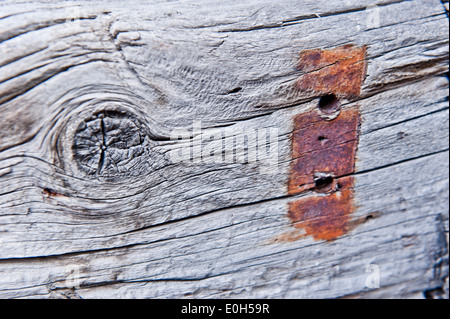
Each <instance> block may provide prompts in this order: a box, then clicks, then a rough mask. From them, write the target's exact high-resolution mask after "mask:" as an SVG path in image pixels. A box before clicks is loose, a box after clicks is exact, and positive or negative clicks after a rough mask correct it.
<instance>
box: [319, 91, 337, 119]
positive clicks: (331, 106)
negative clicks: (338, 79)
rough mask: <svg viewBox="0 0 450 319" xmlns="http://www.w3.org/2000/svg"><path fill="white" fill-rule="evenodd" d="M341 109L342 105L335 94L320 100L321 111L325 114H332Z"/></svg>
mask: <svg viewBox="0 0 450 319" xmlns="http://www.w3.org/2000/svg"><path fill="white" fill-rule="evenodd" d="M340 108H341V103H340V102H339V100H338V98H337V97H336V95H334V94H327V95H324V96H322V97H321V98H320V100H319V110H321V111H322V112H323V113H325V114H332V113H335V112H337V111H339V109H340Z"/></svg>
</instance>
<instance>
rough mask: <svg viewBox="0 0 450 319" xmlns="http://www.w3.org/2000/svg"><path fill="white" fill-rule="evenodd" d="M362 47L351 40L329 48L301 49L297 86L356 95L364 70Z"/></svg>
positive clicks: (348, 95)
mask: <svg viewBox="0 0 450 319" xmlns="http://www.w3.org/2000/svg"><path fill="white" fill-rule="evenodd" d="M366 68H367V63H366V47H365V46H363V47H357V46H355V45H352V44H347V45H343V46H340V47H337V48H333V49H325V50H320V49H313V50H305V51H303V52H302V53H301V54H300V59H299V63H298V69H299V70H300V71H302V72H304V73H305V74H304V75H303V76H301V77H300V79H299V80H298V82H297V86H298V88H299V89H300V90H303V91H306V90H312V91H315V92H319V93H334V94H336V95H339V96H342V97H354V96H358V95H359V94H360V91H361V85H362V82H363V81H364V77H365V74H366Z"/></svg>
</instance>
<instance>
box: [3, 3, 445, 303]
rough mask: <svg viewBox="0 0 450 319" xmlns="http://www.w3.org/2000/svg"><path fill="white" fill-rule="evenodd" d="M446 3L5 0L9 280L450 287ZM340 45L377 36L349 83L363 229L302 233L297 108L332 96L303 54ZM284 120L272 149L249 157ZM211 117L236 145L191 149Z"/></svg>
mask: <svg viewBox="0 0 450 319" xmlns="http://www.w3.org/2000/svg"><path fill="white" fill-rule="evenodd" d="M443 3H444V5H443ZM443 3H441V2H440V1H439V0H426V1H424V0H413V1H401V0H371V1H368V0H367V1H366V0H364V1H350V0H348V1H322V0H314V1H309V0H308V1H288V0H281V1H276V2H273V3H268V2H267V1H262V0H248V1H239V2H233V1H223V0H222V1H212V0H211V1H183V2H180V1H172V2H166V1H156V0H155V1H133V2H129V3H127V4H126V5H124V3H123V1H110V2H103V1H89V2H76V3H75V2H73V3H71V2H67V3H64V4H55V3H50V2H47V1H21V2H20V3H19V2H14V1H4V2H2V5H1V6H0V112H1V114H2V116H1V117H0V127H1V130H0V297H2V298H111V297H117V298H186V297H194V298H233V297H239V298H339V297H342V298H423V297H436V298H437V297H442V296H443V297H446V298H448V211H449V209H448V200H449V193H448V190H449V178H448V173H447V172H448V169H449V133H448V132H449V126H448V123H449V108H448V90H449V80H448V65H449V63H448V53H449V48H448V45H449V36H448V34H449V20H448V10H447V12H446V10H445V4H446V5H447V8H448V2H445V1H444V2H443ZM373 5H375V6H373ZM368 6H369V9H368ZM374 14H378V17H379V25H377V24H376V23H374V21H375V22H376V21H377V19H375V20H374V19H373V18H374V16H373V15H374ZM346 44H354V45H356V46H359V47H361V46H366V50H367V51H366V59H367V76H366V78H365V80H364V82H363V85H362V87H361V90H360V95H359V96H356V97H355V96H354V97H348V98H341V100H340V102H341V104H342V107H343V108H352V107H355V106H357V107H358V109H359V110H360V115H361V126H360V135H359V144H358V150H357V155H356V168H355V172H354V173H352V174H351V176H352V177H353V178H354V196H355V198H354V200H355V206H356V208H355V210H354V212H353V213H352V215H351V216H350V218H351V223H352V225H353V228H352V229H351V230H350V231H349V232H348V233H347V234H345V235H343V236H341V237H339V238H337V239H336V240H334V241H330V242H329V241H320V240H319V241H316V240H314V239H313V238H312V237H301V238H297V237H298V236H297V235H298V234H297V233H295V231H298V230H296V229H295V228H294V227H293V226H292V224H291V221H290V219H289V217H288V205H289V202H291V201H293V200H298V199H301V198H302V197H303V196H309V195H310V193H308V192H307V193H305V194H296V195H295V194H289V193H288V180H289V171H290V165H291V162H292V157H291V140H290V138H291V135H292V132H293V119H294V117H295V116H297V115H298V114H303V113H306V112H309V111H311V110H313V109H315V108H316V107H317V105H318V101H319V98H320V97H321V95H322V94H321V93H318V92H312V91H299V90H298V87H297V86H296V83H297V81H298V79H299V77H301V76H303V75H304V74H305V72H307V71H302V70H299V69H298V62H299V54H300V52H302V51H304V50H313V49H330V48H335V47H339V46H342V45H346ZM99 115H100V117H99ZM199 121H201V128H202V130H201V131H200V132H201V133H199V134H196V132H195V127H196V125H197V124H196V123H198V122H199ZM86 123H87V124H88V125H87V126H83V125H85V124H86ZM270 129H276V130H273V131H272V132H276V135H273V134H272V136H270V138H272V140H273V139H274V140H275V141H276V144H274V143H272V144H271V145H270V147H272V146H273V145H276V153H277V161H276V162H273V161H270V160H269V161H266V162H260V161H256V162H254V161H248V160H247V161H246V160H245V158H244V159H242V158H241V157H242V156H244V155H245V148H246V147H247V148H251V147H254V146H256V145H257V144H258V143H260V144H258V145H259V147H263V146H265V145H264V144H265V143H268V141H269V140H267V141H265V142H264V140H263V141H262V142H261V139H259V140H258V139H257V138H256V139H255V138H252V136H251V134H250V133H249V132H265V131H264V130H267V131H269V130H270ZM258 130H260V131H258ZM174 132H178V133H180V132H181V133H180V135H179V136H180V138H176V139H173V133H174ZM178 133H177V134H178ZM93 135H95V136H96V137H97V140H96V142H95V143H93V142H92V141H91V140H90V139H89V136H93ZM86 136H87V137H86ZM211 136H213V137H216V139H215V141H216V143H218V144H220V145H222V146H223V147H224V149H225V150H226V151H224V153H223V154H220V155H223V157H222V156H219V157H218V158H219V159H223V158H224V157H226V156H228V155H229V154H228V153H227V152H228V151H229V150H230V149H231V150H233V149H234V160H231V161H220V160H219V161H217V157H216V160H208V158H209V157H208V156H207V155H208V153H206V152H204V153H202V152H200V153H198V152H196V151H195V150H196V149H195V147H200V148H201V147H202V146H203V147H206V146H209V147H210V148H209V150H211V149H213V148H212V146H213V145H215V144H212V143H210V142H208V141H209V139H210V137H211ZM218 136H219V137H218ZM86 138H87V139H86ZM74 141H76V142H74ZM77 141H78V142H77ZM239 141H244V142H242V143H240V142H239ZM199 145H200V146H199ZM245 145H246V146H245ZM186 149H188V150H192V152H193V154H190V153H189V156H188V159H189V160H187V161H186V160H185V161H174V158H176V157H174V154H179V153H180V152H183V151H185V150H186ZM74 150H75V151H74ZM86 150H89V152H86ZM221 150H222V149H221ZM271 150H273V149H271ZM83 152H84V153H83ZM74 154H75V155H74ZM90 154H91V155H92V154H94V156H91V155H90ZM102 154H103V155H102ZM198 154H200V155H198ZM231 154H232V155H231V157H233V151H232V153H231ZM216 155H217V154H216ZM95 156H96V157H95ZM191 159H192V161H191ZM117 164H118V165H117ZM282 234H290V235H291V237H290V238H293V239H296V240H290V241H286V240H285V241H277V240H274V239H276V238H279V236H280V235H282ZM371 265H372V266H373V265H374V266H376V267H377V269H378V270H379V275H380V281H379V283H380V287H378V288H376V287H372V288H371V287H370V285H369V287H368V286H367V279H368V277H369V276H370V274H371V273H370V272H369V271H368V270H370V269H372V268H370V267H371Z"/></svg>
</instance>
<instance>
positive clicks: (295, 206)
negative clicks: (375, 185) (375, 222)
mask: <svg viewBox="0 0 450 319" xmlns="http://www.w3.org/2000/svg"><path fill="white" fill-rule="evenodd" d="M352 199H353V177H351V176H347V177H343V178H340V179H339V181H338V189H337V190H336V191H335V192H333V193H331V194H329V195H325V196H308V197H305V198H301V199H299V200H297V201H294V202H291V203H289V213H288V216H289V218H290V219H291V220H292V222H293V224H294V227H295V228H303V229H304V230H305V232H306V235H311V236H313V238H314V239H316V240H334V239H336V238H337V237H339V236H342V235H343V234H345V233H346V232H347V230H348V225H349V215H350V214H351V212H352V211H353V201H352Z"/></svg>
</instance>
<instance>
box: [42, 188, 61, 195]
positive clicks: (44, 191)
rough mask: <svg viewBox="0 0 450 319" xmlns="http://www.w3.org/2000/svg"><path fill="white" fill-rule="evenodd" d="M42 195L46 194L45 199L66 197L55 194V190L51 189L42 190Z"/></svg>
mask: <svg viewBox="0 0 450 319" xmlns="http://www.w3.org/2000/svg"><path fill="white" fill-rule="evenodd" d="M42 193H43V194H44V196H45V197H59V196H64V195H62V194H60V193H57V192H55V191H54V190H52V189H50V188H44V189H43V190H42Z"/></svg>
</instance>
